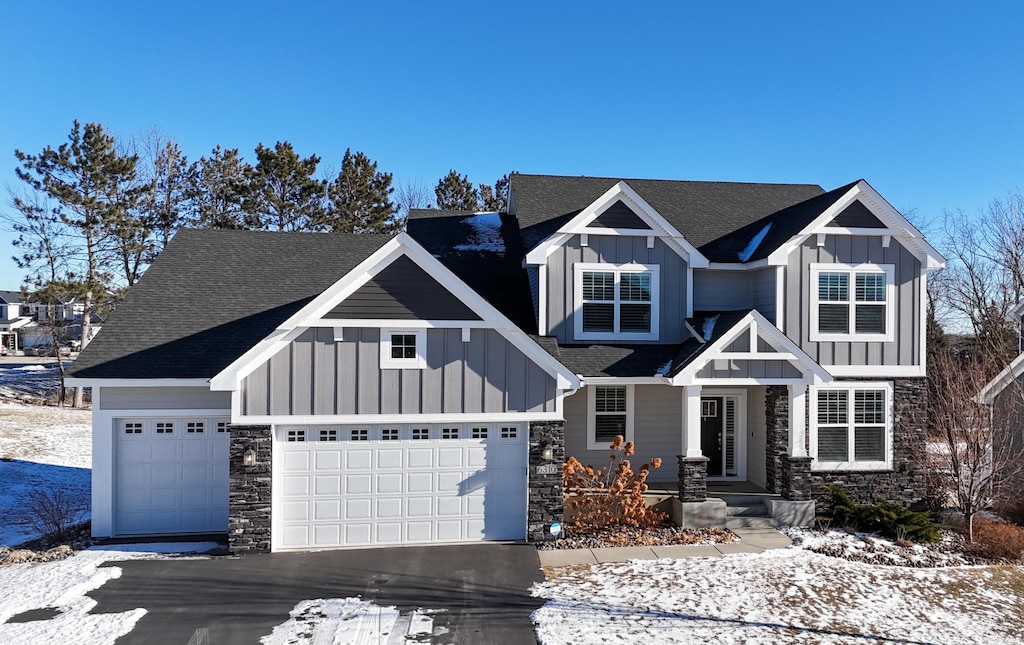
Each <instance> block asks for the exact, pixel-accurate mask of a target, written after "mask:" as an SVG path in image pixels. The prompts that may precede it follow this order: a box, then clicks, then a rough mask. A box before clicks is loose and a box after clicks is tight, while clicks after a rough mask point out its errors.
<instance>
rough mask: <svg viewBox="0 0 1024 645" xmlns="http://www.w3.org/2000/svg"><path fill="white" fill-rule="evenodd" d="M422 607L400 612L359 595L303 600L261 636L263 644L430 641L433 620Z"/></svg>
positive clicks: (364, 644)
mask: <svg viewBox="0 0 1024 645" xmlns="http://www.w3.org/2000/svg"><path fill="white" fill-rule="evenodd" d="M430 613H432V612H425V611H423V610H420V611H416V612H412V613H411V614H401V613H399V611H398V610H397V609H396V608H395V607H394V606H387V607H382V606H380V605H377V604H375V603H373V602H370V601H368V600H360V599H359V598H328V599H326V600H323V599H318V600H303V601H302V602H300V603H299V604H297V605H295V609H293V610H292V611H291V612H290V613H289V615H290V618H289V619H288V620H287V621H285V622H283V623H281V624H280V625H278V626H277V627H275V628H274V631H273V632H271V634H270V635H268V636H264V637H263V638H261V639H260V643H262V644H263V645H304V644H306V643H333V644H334V645H378V644H379V643H389V644H391V643H394V644H395V645H399V644H401V645H404V644H405V643H425V642H430V641H429V638H430V636H431V635H432V634H433V633H434V621H433V619H432V618H431V617H430Z"/></svg>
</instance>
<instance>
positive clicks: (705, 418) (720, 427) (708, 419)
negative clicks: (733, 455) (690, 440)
mask: <svg viewBox="0 0 1024 645" xmlns="http://www.w3.org/2000/svg"><path fill="white" fill-rule="evenodd" d="M722 403H723V399H722V398H721V397H713V396H711V397H707V396H706V397H701V400H700V450H701V452H703V453H704V456H705V457H707V458H708V459H710V461H709V462H708V477H721V476H722V474H723V473H722V439H723V437H722V435H723V434H724V432H723V431H724V428H725V426H724V424H723V423H722Z"/></svg>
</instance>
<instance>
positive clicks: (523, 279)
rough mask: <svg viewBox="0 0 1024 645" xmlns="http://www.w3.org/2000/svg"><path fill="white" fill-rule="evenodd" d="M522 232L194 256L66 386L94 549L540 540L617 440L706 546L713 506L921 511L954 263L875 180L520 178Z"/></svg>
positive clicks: (475, 217)
mask: <svg viewBox="0 0 1024 645" xmlns="http://www.w3.org/2000/svg"><path fill="white" fill-rule="evenodd" d="M508 211H509V212H508V213H502V214H498V213H453V212H440V211H414V212H413V213H412V214H411V215H410V218H409V221H408V224H407V231H406V232H403V233H400V234H399V235H397V236H395V237H393V238H387V237H380V236H372V235H355V236H352V235H318V234H277V233H256V232H245V231H192V230H184V231H180V232H179V233H178V234H177V236H176V237H175V239H174V240H173V242H172V243H171V244H170V245H168V247H167V249H166V250H165V251H164V252H163V254H162V255H161V256H160V257H159V258H158V259H157V261H156V262H155V263H154V264H153V266H152V267H151V268H150V270H149V271H148V272H147V273H146V275H145V276H144V278H143V279H142V280H141V281H140V282H139V284H138V285H136V287H134V289H133V290H132V292H131V294H130V295H129V297H128V298H127V300H126V301H125V302H124V303H123V304H122V305H121V306H120V307H119V308H118V310H117V312H116V313H115V315H114V316H112V318H111V319H110V320H109V321H108V323H107V325H106V326H105V327H104V331H103V333H102V334H100V335H99V336H98V337H97V338H96V340H95V341H94V342H93V343H92V344H91V345H90V346H89V347H88V348H87V349H86V350H85V351H84V352H83V353H82V356H81V357H80V358H79V360H78V362H77V364H76V366H75V367H74V371H73V381H72V382H73V383H75V384H80V385H90V386H92V387H93V410H94V411H93V419H94V421H93V442H94V443H93V446H94V447H93V454H94V469H93V532H94V533H95V534H96V535H131V534H158V533H189V532H211V531H224V530H228V531H229V535H230V540H231V544H232V548H234V549H235V550H236V551H244V550H250V549H257V550H260V549H272V550H287V549H308V548H332V547H344V546H354V545H367V544H408V543H424V542H451V541H469V540H507V539H523V538H529V539H541V537H542V536H543V534H544V533H545V531H546V530H547V528H548V527H549V525H550V523H551V522H554V521H558V520H559V519H560V518H561V514H562V507H561V504H562V502H561V499H562V498H561V469H560V464H561V462H562V460H563V459H564V458H565V456H566V455H567V454H571V455H574V456H576V457H577V458H579V459H581V460H582V461H584V462H588V461H590V462H593V463H595V464H602V463H605V461H606V459H607V452H608V450H607V446H608V444H610V443H611V441H612V439H613V438H614V437H615V436H616V435H619V434H621V435H623V436H624V437H625V438H626V439H627V440H631V441H635V442H636V444H637V447H638V454H637V458H638V459H646V458H649V457H654V456H658V457H662V458H663V459H665V460H666V462H667V463H669V464H670V465H669V466H668V467H664V468H662V469H661V470H659V471H655V475H654V477H652V480H654V481H657V480H658V479H661V480H670V481H671V482H672V483H674V484H675V485H677V486H678V491H679V494H678V496H679V500H680V503H681V508H682V516H683V519H684V521H688V522H690V523H693V524H700V523H708V522H709V521H711V520H713V519H714V518H715V517H718V513H719V510H720V508H719V506H720V504H719V503H718V500H716V499H712V498H709V497H708V495H707V488H708V485H709V482H711V483H712V485H714V484H715V483H716V482H746V483H748V484H749V485H752V486H756V487H759V488H762V489H764V490H766V491H771V492H774V493H776V494H778V495H780V496H781V497H780V498H779V499H778V501H777V504H778V505H779V511H780V513H781V514H782V515H786V514H787V513H788V516H789V517H797V516H801V514H802V516H803V517H807V509H808V507H809V506H811V507H812V506H813V501H812V498H813V497H814V496H815V495H818V494H819V492H820V486H819V483H820V482H822V481H835V482H840V483H842V484H843V485H844V486H846V487H847V488H848V489H849V490H850V491H851V492H852V493H853V494H854V495H855V496H858V497H861V498H864V499H868V498H871V497H872V496H873V495H875V494H881V495H884V496H886V497H888V498H889V499H893V500H898V501H902V502H905V503H911V502H914V501H916V500H918V499H920V498H921V497H923V495H924V472H923V465H922V464H921V463H920V460H921V459H922V458H923V454H924V428H925V423H924V421H925V420H924V418H923V414H924V404H923V399H924V396H925V387H924V376H925V348H924V342H925V335H924V297H925V283H926V279H927V273H928V271H929V270H931V269H933V268H937V267H940V266H942V264H943V258H942V257H941V256H940V255H939V254H938V253H937V252H936V251H935V250H934V249H933V248H932V247H931V246H930V245H928V243H927V242H926V241H925V240H924V239H923V237H922V236H921V234H920V233H919V232H918V231H917V230H916V229H915V228H914V227H913V226H912V225H911V224H910V223H909V222H908V221H907V220H906V219H905V218H904V217H903V216H902V215H900V214H899V213H898V212H897V211H896V210H895V209H893V208H892V207H891V206H890V205H889V204H888V203H887V202H886V201H885V200H884V199H882V198H881V196H879V195H878V194H877V193H876V192H875V191H874V190H873V189H872V188H871V187H870V186H869V185H868V184H867V183H866V182H863V181H858V182H855V183H852V184H849V185H847V186H843V187H840V188H837V189H835V190H832V191H829V192H825V191H824V190H823V189H821V188H820V187H818V186H813V185H780V184H741V183H720V182H685V181H653V180H632V179H630V180H618V179H606V178H592V177H555V176H535V175H521V174H514V175H512V178H511V185H510V195H509V208H508ZM186 303H187V305H188V307H189V308H190V310H191V311H194V312H196V313H197V315H195V316H190V317H186V318H185V319H181V318H173V317H163V316H161V315H160V312H166V311H173V310H177V308H178V307H177V305H182V306H185V304H186ZM787 505H788V506H787ZM794 509H795V510H794Z"/></svg>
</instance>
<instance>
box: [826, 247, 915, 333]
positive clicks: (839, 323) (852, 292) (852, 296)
mask: <svg viewBox="0 0 1024 645" xmlns="http://www.w3.org/2000/svg"><path fill="white" fill-rule="evenodd" d="M894 274H895V271H894V267H893V265H891V264H889V265H875V264H862V265H858V266H847V265H841V264H812V265H811V303H812V304H811V340H812V341H843V340H868V341H870V340H874V341H891V340H893V338H894V333H893V332H894V330H893V327H894V320H893V318H894V306H895V304H894V298H895V280H894Z"/></svg>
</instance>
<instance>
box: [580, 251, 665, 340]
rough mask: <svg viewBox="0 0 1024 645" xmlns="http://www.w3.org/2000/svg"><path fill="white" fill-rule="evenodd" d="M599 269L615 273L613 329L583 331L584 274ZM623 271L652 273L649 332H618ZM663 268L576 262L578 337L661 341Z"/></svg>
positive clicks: (631, 264)
mask: <svg viewBox="0 0 1024 645" xmlns="http://www.w3.org/2000/svg"><path fill="white" fill-rule="evenodd" d="M590 271H600V272H604V273H614V274H615V312H614V314H613V321H614V322H613V324H614V329H615V331H612V332H593V331H591V332H584V331H583V273H584V272H590ZM623 273H650V274H651V303H650V304H651V330H650V331H649V332H619V331H618V329H619V321H620V316H619V306H620V305H621V301H620V300H619V278H620V276H621V275H622V274H623ZM660 275H661V267H659V266H658V265H656V264H637V263H629V264H594V263H586V262H580V263H576V264H574V265H573V283H574V291H573V307H574V315H573V318H574V332H575V336H574V337H575V339H576V340H658V329H659V322H660V318H661V315H660V314H661V302H660V300H661V280H660Z"/></svg>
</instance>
